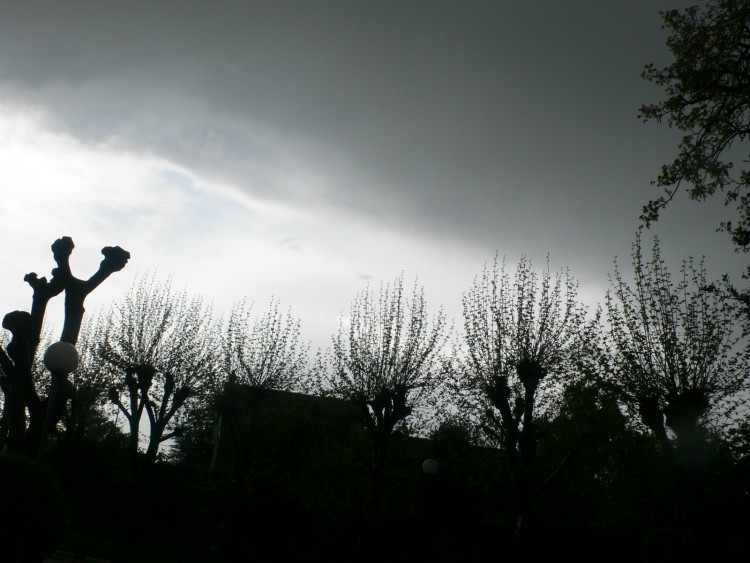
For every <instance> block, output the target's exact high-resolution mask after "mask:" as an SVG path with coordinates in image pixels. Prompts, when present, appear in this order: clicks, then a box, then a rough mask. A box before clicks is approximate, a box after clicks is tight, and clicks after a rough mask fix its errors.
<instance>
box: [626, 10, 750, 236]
mask: <svg viewBox="0 0 750 563" xmlns="http://www.w3.org/2000/svg"><path fill="white" fill-rule="evenodd" d="M660 14H661V17H662V19H663V21H664V24H663V26H662V27H663V28H666V29H668V30H669V31H670V36H669V38H668V39H667V46H668V47H669V50H670V51H671V52H672V55H673V57H674V60H673V61H672V63H671V64H669V65H668V66H666V67H664V68H656V67H655V66H654V65H653V64H649V65H647V66H646V68H645V70H644V72H643V74H642V76H643V78H644V79H646V80H648V81H650V82H654V83H655V84H657V85H658V86H661V87H663V88H664V91H665V93H666V94H667V99H666V100H663V101H661V102H659V103H656V104H649V105H643V106H642V107H641V109H640V112H639V117H640V118H642V119H643V120H644V121H648V120H654V119H655V120H656V121H657V122H661V121H662V120H666V121H667V123H668V124H669V126H670V127H673V128H676V129H679V130H680V131H682V132H683V133H684V136H683V137H682V141H681V142H680V146H679V154H678V156H677V158H675V159H674V161H672V163H670V164H666V165H664V166H663V167H662V170H661V174H659V176H658V177H657V179H656V180H655V182H654V183H655V184H656V185H657V186H659V187H661V188H663V189H664V192H665V195H663V196H661V197H659V198H657V199H655V200H653V201H650V202H649V203H648V204H647V205H645V206H644V208H643V215H642V216H641V218H642V220H644V221H645V222H646V224H649V223H651V222H652V221H656V220H657V219H658V217H659V213H660V211H661V210H662V209H663V208H664V207H665V206H666V205H667V204H668V203H669V202H670V201H671V200H672V199H673V198H674V196H675V195H676V194H677V192H678V191H679V189H680V186H681V185H683V182H684V183H687V184H689V186H688V189H687V191H688V193H689V195H690V197H691V198H692V199H695V200H705V199H707V198H708V197H710V196H712V195H714V194H715V193H716V192H717V191H719V192H722V193H723V194H724V199H725V203H726V204H727V205H733V206H735V207H736V209H737V210H738V211H739V215H740V217H739V220H738V221H737V222H736V223H734V222H732V221H725V222H723V223H722V224H721V227H722V228H723V229H724V230H726V231H727V232H729V233H730V234H731V236H732V240H733V242H734V244H735V245H737V247H738V248H742V249H744V250H748V249H750V194H748V187H750V170H747V169H746V168H744V164H745V163H746V162H747V161H738V160H737V159H736V158H735V157H734V156H733V154H732V151H733V149H734V148H735V147H734V145H735V144H742V145H741V147H742V148H740V150H745V151H746V150H747V145H746V144H744V143H746V142H747V139H748V134H750V4H748V2H746V1H745V0H710V1H708V2H705V3H703V4H701V5H699V6H692V7H690V8H687V9H685V10H683V11H679V10H670V11H667V12H660ZM746 154H747V153H746ZM737 156H739V155H737ZM735 165H737V166H735Z"/></svg>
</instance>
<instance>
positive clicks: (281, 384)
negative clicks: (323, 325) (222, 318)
mask: <svg viewBox="0 0 750 563" xmlns="http://www.w3.org/2000/svg"><path fill="white" fill-rule="evenodd" d="M299 336H300V323H299V320H298V319H295V318H294V317H292V314H291V311H287V313H286V315H284V314H282V313H281V310H280V309H279V302H278V301H274V300H271V303H270V305H269V307H268V310H267V311H266V312H265V313H263V315H261V316H260V317H259V318H254V316H253V314H252V306H250V307H246V305H245V302H244V301H243V302H242V303H239V304H237V305H235V307H234V308H233V309H232V312H231V314H230V317H229V322H228V323H227V326H226V330H225V331H224V338H223V340H222V360H223V363H222V367H223V372H224V376H225V377H226V378H227V380H228V381H230V382H231V383H238V384H241V385H249V386H250V387H256V388H263V389H276V390H280V391H293V390H296V389H299V386H300V384H301V381H302V378H303V377H304V376H305V374H306V373H307V368H308V365H307V354H308V351H309V346H307V345H304V344H301V343H300V342H299Z"/></svg>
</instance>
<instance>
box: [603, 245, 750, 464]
mask: <svg viewBox="0 0 750 563" xmlns="http://www.w3.org/2000/svg"><path fill="white" fill-rule="evenodd" d="M632 262H633V274H634V282H633V284H632V285H631V284H629V283H627V282H626V281H625V280H624V279H623V277H622V274H621V273H620V270H619V268H618V267H617V263H615V272H614V279H613V288H612V289H611V290H610V291H608V292H607V305H606V306H607V317H608V320H609V340H610V347H611V350H612V357H611V366H610V370H611V372H612V376H613V381H614V383H615V384H616V386H617V388H618V389H619V391H620V395H621V397H622V398H623V399H624V400H625V402H626V403H627V405H628V406H629V408H630V410H631V411H632V412H634V413H638V414H639V415H640V419H641V421H642V422H643V424H644V425H645V426H646V427H648V428H649V429H650V430H651V431H652V432H653V433H654V435H655V436H656V437H657V439H658V440H659V441H660V443H661V444H662V445H663V447H664V448H665V449H667V450H671V449H672V446H673V440H672V439H671V438H670V436H669V433H668V430H671V431H672V432H673V434H674V444H676V445H677V447H678V449H680V448H682V449H683V450H690V449H691V448H693V446H695V445H696V440H699V439H700V431H701V423H702V422H703V421H706V420H708V419H710V418H714V419H726V418H728V416H729V414H730V410H731V407H732V404H733V399H734V398H735V397H736V394H737V392H738V391H739V390H740V389H742V387H743V384H744V383H745V381H746V380H747V377H748V366H747V363H746V360H745V357H744V356H743V355H742V354H741V353H739V352H737V351H736V348H737V344H738V339H739V336H738V335H737V333H736V329H735V323H734V320H735V312H734V308H733V306H732V304H731V302H728V301H726V300H722V299H720V298H719V297H717V296H716V295H715V294H714V293H713V292H711V291H709V290H708V289H707V288H709V287H710V285H711V284H709V282H708V280H707V276H706V270H705V268H704V266H703V262H702V261H701V262H700V263H699V264H695V263H694V262H693V261H692V260H688V261H684V262H683V264H682V268H681V271H680V272H681V276H680V278H679V280H678V281H677V283H676V284H675V283H674V282H673V281H672V277H671V275H670V274H669V271H668V269H667V267H666V265H665V263H664V260H663V259H662V257H661V252H660V249H659V243H658V240H657V239H655V240H654V245H653V249H652V254H651V259H650V260H648V261H647V260H645V259H644V257H643V255H642V253H641V241H640V238H637V239H636V242H635V243H634V244H633V256H632Z"/></svg>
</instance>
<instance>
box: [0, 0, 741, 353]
mask: <svg viewBox="0 0 750 563" xmlns="http://www.w3.org/2000/svg"><path fill="white" fill-rule="evenodd" d="M687 5H689V3H686V2H682V1H678V0H628V1H615V2H602V1H601V0H589V1H578V0H571V1H568V2H559V1H555V0H546V1H530V0H524V1H521V0H518V1H516V0H502V1H501V0H497V1H471V0H469V1H462V2H456V1H450V2H448V1H441V0H429V1H407V0H401V1H398V2H396V1H365V0H359V1H354V0H347V1H343V0H336V1H325V0H320V1H316V2H310V1H298V2H295V1H286V0H274V1H268V2H258V1H244V2H213V3H208V2H197V1H196V2H191V1H184V0H183V1H180V2H170V1H162V2H158V3H157V2H142V1H130V2H110V1H101V0H97V1H90V2H88V1H75V0H74V1H70V2H58V1H41V2H34V3H29V2H8V3H4V6H3V16H2V18H0V240H1V241H2V248H3V250H2V255H1V257H0V265H1V267H0V306H2V310H3V312H5V311H12V310H16V309H22V310H28V309H29V308H30V299H31V292H30V289H29V288H28V286H27V285H26V284H24V282H23V276H24V274H26V273H27V272H31V271H35V272H37V273H38V274H39V275H47V276H48V275H49V272H50V270H51V269H52V267H53V266H54V263H53V261H52V256H51V252H50V250H49V246H50V244H51V243H52V242H53V241H54V240H55V239H56V238H58V237H60V236H63V235H67V236H71V237H72V238H73V240H74V241H75V243H76V249H75V251H74V254H73V257H72V260H71V263H72V266H73V271H74V273H75V274H76V275H77V276H78V277H81V278H87V277H88V276H89V275H91V274H92V273H93V272H94V271H95V270H96V268H97V265H98V263H99V261H100V260H101V255H100V250H101V248H102V247H104V246H114V245H119V246H121V247H123V248H125V249H126V250H128V251H129V252H130V253H131V260H130V263H129V264H128V265H127V267H126V268H125V270H123V271H122V272H118V273H116V274H114V275H113V276H112V277H111V278H110V279H109V280H107V282H106V283H105V284H103V285H102V286H100V287H99V288H98V289H97V290H96V291H95V292H94V293H93V294H92V295H91V296H90V298H89V300H88V302H87V303H88V306H87V309H88V310H89V311H94V310H96V309H97V308H98V307H102V306H105V305H106V304H108V303H109V302H111V301H112V300H113V299H114V300H117V299H120V298H121V297H122V296H123V295H124V293H125V292H126V290H127V288H128V287H129V286H130V285H131V284H132V283H133V280H134V277H135V276H139V275H144V274H145V273H146V272H149V271H151V272H153V271H156V272H157V275H158V276H159V277H160V278H163V279H165V278H166V277H167V276H171V278H172V280H173V286H174V287H175V288H178V289H180V288H182V287H185V288H186V289H187V291H188V292H189V293H191V294H200V295H203V297H204V298H205V300H206V301H208V302H212V303H213V306H214V310H215V311H216V312H217V314H220V313H222V312H225V313H226V312H228V311H229V309H230V308H231V306H232V304H233V303H234V302H237V301H239V300H241V299H243V298H246V299H247V300H248V301H253V302H255V304H256V309H257V310H258V311H261V310H263V309H264V308H265V307H266V304H267V303H268V301H269V300H270V298H271V297H272V296H274V297H276V298H278V299H280V300H281V302H282V305H283V306H290V307H291V308H292V312H293V314H294V315H295V316H297V317H299V318H300V320H301V323H302V335H303V338H304V339H305V340H310V341H311V342H312V343H313V346H314V347H317V346H322V347H325V346H327V345H328V344H329V343H330V335H331V334H332V333H334V332H335V331H336V330H337V328H338V323H339V319H340V317H341V315H342V314H343V315H344V316H345V315H346V311H347V310H348V308H349V304H350V303H351V301H352V299H353V298H354V297H355V295H356V294H357V292H358V291H360V290H362V289H364V288H365V287H366V286H367V284H368V283H369V284H371V286H373V287H377V284H379V283H380V282H381V281H388V280H392V279H393V278H394V277H395V276H397V275H399V274H400V273H401V272H404V274H405V277H406V279H407V280H408V282H409V283H411V282H412V281H413V280H414V279H415V277H418V281H419V283H420V284H421V285H423V286H424V289H425V293H426V296H427V299H428V303H429V306H430V307H431V310H432V311H435V312H436V311H437V309H438V308H439V307H441V306H442V307H443V308H444V310H445V312H446V314H447V315H448V317H449V318H455V324H456V326H457V327H460V325H461V322H462V321H461V317H460V315H461V295H462V293H463V292H464V291H467V290H468V288H469V287H470V285H471V283H472V281H473V279H474V277H475V276H476V275H478V274H479V273H480V272H481V270H482V266H483V264H484V263H485V262H491V261H492V259H493V257H494V256H495V253H498V254H499V255H500V256H506V257H507V260H508V263H509V264H510V265H513V264H514V263H515V262H517V260H518V258H519V257H520V256H521V255H523V254H525V255H527V256H528V257H529V258H531V260H532V261H533V263H534V264H536V265H538V267H539V268H540V269H541V268H542V267H544V264H545V261H546V257H547V255H549V260H550V267H551V268H552V270H558V269H560V268H562V267H569V268H570V273H571V275H572V276H573V277H575V278H577V279H578V280H580V295H581V298H582V299H583V300H584V301H585V302H586V303H587V304H589V305H590V306H591V307H594V306H596V304H597V303H600V302H602V301H603V298H604V292H605V291H606V289H607V288H608V287H609V279H608V275H609V274H610V273H611V272H612V269H613V260H614V259H615V257H618V260H619V261H620V263H622V264H623V265H625V266H627V265H628V262H629V255H630V248H631V244H632V242H633V240H634V237H635V232H636V230H637V228H638V226H639V219H638V217H639V214H640V211H641V208H642V206H643V204H644V203H646V202H647V201H648V200H649V199H650V198H653V197H656V196H658V195H659V191H658V189H657V188H655V187H653V186H651V185H650V181H651V180H653V179H654V178H655V176H656V175H657V174H658V172H659V169H660V166H661V165H662V164H664V163H666V162H668V161H671V159H672V158H674V156H675V154H676V149H677V143H678V142H679V138H680V135H679V133H678V132H676V131H671V130H669V129H668V128H667V127H666V125H663V124H662V125H658V124H655V123H648V124H644V123H642V122H641V121H639V120H638V119H637V113H638V108H639V107H640V105H641V104H643V103H653V102H656V101H658V100H660V99H661V98H662V92H661V91H660V89H659V88H658V87H657V86H655V85H653V84H650V83H647V82H645V81H644V80H642V79H641V78H640V73H641V71H642V70H643V67H644V65H645V64H647V63H651V62H653V63H656V64H657V65H664V64H667V63H668V62H669V60H670V58H669V52H668V51H667V49H666V47H665V39H666V32H665V31H664V30H662V29H661V19H660V17H659V15H658V11H659V10H661V9H672V8H682V7H685V6H687ZM726 214H727V210H726V209H725V208H723V207H722V205H721V202H718V201H717V202H705V203H695V202H690V201H687V198H686V197H680V198H678V200H677V201H675V202H674V203H673V204H672V205H671V206H670V207H669V208H668V209H667V210H666V211H665V212H664V214H663V217H662V219H661V220H660V221H659V222H658V223H657V224H656V225H655V226H654V227H653V228H651V229H650V230H649V231H647V232H646V233H645V235H646V237H647V238H646V240H648V237H650V236H651V235H658V236H659V237H660V240H661V244H662V248H663V253H664V255H665V256H666V257H667V258H668V261H669V262H670V264H671V265H672V266H673V267H675V268H676V267H677V266H678V265H679V263H680V260H681V259H683V258H686V257H688V256H695V257H700V256H702V255H706V256H707V258H706V265H707V267H708V269H709V274H710V275H711V277H716V278H718V277H719V276H720V275H721V274H722V273H724V272H729V273H730V274H732V275H733V277H734V278H738V277H739V276H738V274H739V272H741V271H742V270H743V269H744V268H745V266H746V263H747V257H746V256H744V255H738V254H735V253H734V252H733V249H732V246H731V243H730V241H729V238H728V237H727V236H726V235H725V234H722V233H716V232H715V229H716V226H717V225H718V223H719V222H720V220H722V219H724V218H726ZM61 311H62V299H61V298H60V299H58V300H57V301H56V302H53V303H52V304H51V305H50V317H51V318H52V320H53V322H54V320H55V319H57V322H58V325H60V324H61V320H60V319H61Z"/></svg>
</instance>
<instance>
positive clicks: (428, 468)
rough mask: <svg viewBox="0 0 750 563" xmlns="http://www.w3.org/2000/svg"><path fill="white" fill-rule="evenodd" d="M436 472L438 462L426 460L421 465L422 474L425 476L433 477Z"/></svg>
mask: <svg viewBox="0 0 750 563" xmlns="http://www.w3.org/2000/svg"><path fill="white" fill-rule="evenodd" d="M437 472H438V462H437V461H435V460H434V459H426V460H424V462H423V463H422V473H424V474H425V475H435V474H436V473H437Z"/></svg>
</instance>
